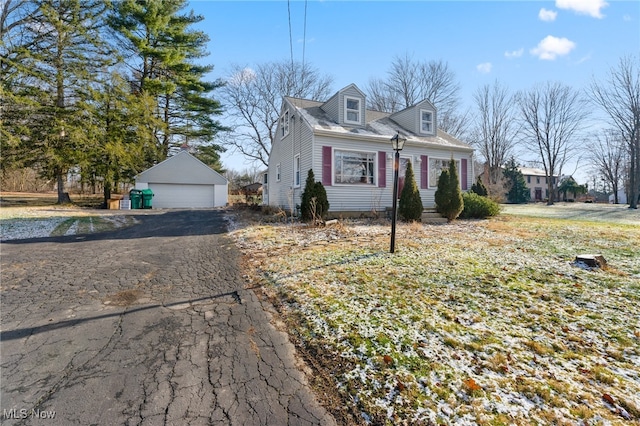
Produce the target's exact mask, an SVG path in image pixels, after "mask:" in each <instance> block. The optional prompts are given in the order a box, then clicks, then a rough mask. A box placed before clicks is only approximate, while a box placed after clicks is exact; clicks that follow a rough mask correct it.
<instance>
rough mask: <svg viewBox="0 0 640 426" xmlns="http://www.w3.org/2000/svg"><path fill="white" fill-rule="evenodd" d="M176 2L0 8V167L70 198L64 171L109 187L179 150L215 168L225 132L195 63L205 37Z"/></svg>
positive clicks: (125, 0) (40, 2)
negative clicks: (37, 178) (31, 173)
mask: <svg viewBox="0 0 640 426" xmlns="http://www.w3.org/2000/svg"><path fill="white" fill-rule="evenodd" d="M186 5H187V1H186V0H165V1H149V2H140V1H135V0H120V1H114V2H109V1H104V0H37V1H35V0H5V1H4V2H3V5H2V9H1V10H0V39H1V44H0V49H1V50H0V78H1V80H0V90H1V92H0V96H1V100H0V102H1V103H0V108H1V114H2V115H1V117H2V118H1V121H0V132H1V143H2V146H1V148H2V168H3V170H7V169H11V168H21V167H30V168H33V169H35V170H37V171H39V172H40V173H41V174H42V175H43V176H44V177H46V178H49V179H53V180H55V181H56V182H57V187H58V202H60V203H62V202H66V201H69V199H68V194H67V193H66V192H65V190H64V183H65V180H66V177H67V174H68V173H69V172H70V171H74V172H77V173H79V174H80V175H81V177H82V180H83V182H85V183H87V184H89V185H90V184H95V183H96V182H100V184H101V186H102V187H103V188H104V191H105V198H109V196H110V191H111V188H112V187H113V186H114V185H115V184H117V183H118V182H122V181H127V180H130V179H131V178H132V177H133V176H134V175H135V174H136V173H138V172H140V171H142V170H144V169H146V168H148V167H149V166H150V165H152V164H154V163H156V162H158V161H161V160H163V159H165V158H166V157H167V155H168V153H169V151H170V150H171V149H172V148H174V147H176V146H180V145H181V144H184V143H187V144H189V145H194V146H200V145H201V146H203V151H204V152H205V154H206V156H207V158H208V159H209V163H210V164H211V165H212V166H213V167H214V168H218V169H220V168H221V164H220V161H219V159H220V158H219V153H220V152H221V151H222V150H223V148H222V146H220V145H217V144H216V143H215V140H214V137H215V136H216V134H217V133H218V132H220V131H221V130H224V127H223V126H222V125H221V124H220V123H219V122H218V121H217V120H216V118H215V117H216V116H218V115H220V114H221V112H222V107H221V104H220V103H219V102H218V101H217V100H216V99H215V98H214V97H213V91H214V90H215V89H217V88H219V87H220V86H221V83H220V82H219V81H213V82H210V81H206V80H205V78H206V74H207V73H209V72H210V71H211V69H212V67H211V66H203V65H200V64H199V63H198V60H199V59H201V58H204V57H205V56H206V55H207V54H208V53H207V52H206V43H207V41H208V36H207V35H206V34H205V33H203V32H202V31H195V30H193V29H192V26H193V24H195V23H197V22H200V21H201V20H202V19H203V18H202V17H201V16H197V15H194V14H193V12H189V13H186V12H185V11H184V9H185V7H186Z"/></svg>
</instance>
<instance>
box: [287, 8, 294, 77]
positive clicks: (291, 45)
mask: <svg viewBox="0 0 640 426" xmlns="http://www.w3.org/2000/svg"><path fill="white" fill-rule="evenodd" d="M287 12H288V14H289V49H290V51H291V67H292V68H293V37H292V35H291V1H290V0H287Z"/></svg>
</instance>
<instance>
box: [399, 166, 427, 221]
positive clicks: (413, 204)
mask: <svg viewBox="0 0 640 426" xmlns="http://www.w3.org/2000/svg"><path fill="white" fill-rule="evenodd" d="M422 210H423V206H422V199H421V198H420V191H419V190H418V185H417V184H416V180H415V178H414V176H413V167H412V166H411V162H410V161H409V162H408V164H407V171H406V172H405V178H404V187H403V188H402V193H401V194H400V202H399V205H398V213H399V214H400V217H402V218H403V219H404V220H405V221H411V220H419V219H420V218H421V217H422Z"/></svg>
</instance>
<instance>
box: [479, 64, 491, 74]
mask: <svg viewBox="0 0 640 426" xmlns="http://www.w3.org/2000/svg"><path fill="white" fill-rule="evenodd" d="M476 69H477V70H478V71H479V72H481V73H482V74H489V73H490V72H491V62H485V63H482V64H478V65H476Z"/></svg>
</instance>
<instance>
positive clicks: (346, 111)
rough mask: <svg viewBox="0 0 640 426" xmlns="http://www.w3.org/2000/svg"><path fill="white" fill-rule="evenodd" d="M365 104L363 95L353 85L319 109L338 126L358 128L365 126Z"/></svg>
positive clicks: (342, 90)
mask: <svg viewBox="0 0 640 426" xmlns="http://www.w3.org/2000/svg"><path fill="white" fill-rule="evenodd" d="M365 102H366V99H365V95H364V93H362V91H361V90H360V89H358V87H357V86H356V85H355V84H350V85H348V86H347V87H345V88H343V89H341V90H340V91H338V93H336V94H335V95H333V96H332V97H331V98H330V99H329V100H328V101H327V102H325V103H324V104H322V106H321V107H320V108H322V110H323V111H324V112H326V113H327V114H328V115H329V116H330V117H331V119H332V120H333V121H335V122H336V123H338V124H340V125H343V126H351V127H359V126H364V125H365Z"/></svg>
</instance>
